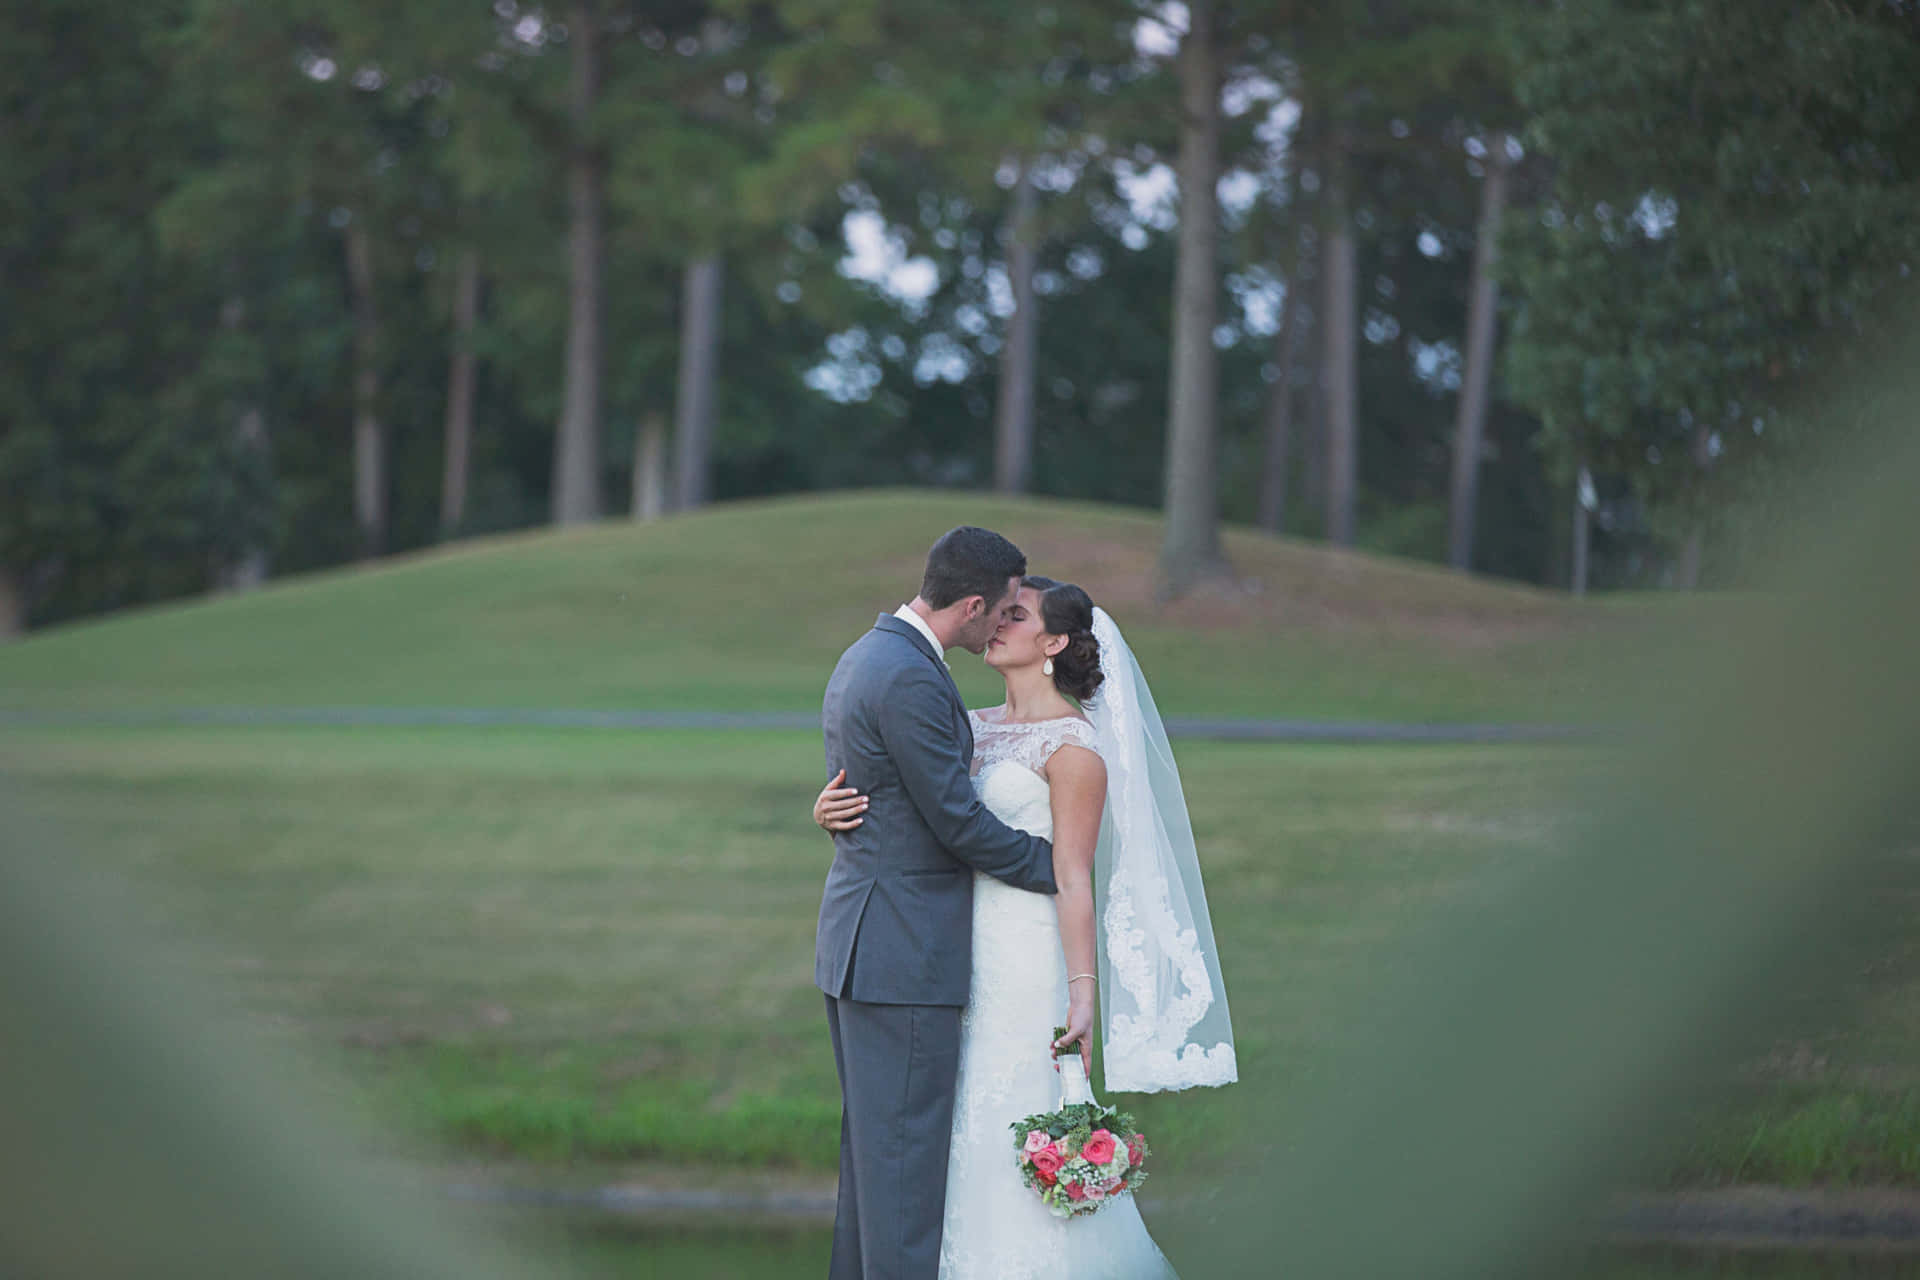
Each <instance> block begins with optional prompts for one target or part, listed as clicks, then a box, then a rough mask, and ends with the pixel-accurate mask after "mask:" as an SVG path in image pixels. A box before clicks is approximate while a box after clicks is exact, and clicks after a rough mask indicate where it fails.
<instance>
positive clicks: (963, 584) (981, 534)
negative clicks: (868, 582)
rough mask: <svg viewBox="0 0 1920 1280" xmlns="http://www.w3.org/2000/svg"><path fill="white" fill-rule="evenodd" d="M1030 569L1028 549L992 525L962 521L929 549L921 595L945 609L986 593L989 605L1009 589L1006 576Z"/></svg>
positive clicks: (994, 602) (941, 536)
mask: <svg viewBox="0 0 1920 1280" xmlns="http://www.w3.org/2000/svg"><path fill="white" fill-rule="evenodd" d="M1026 571H1027V557H1026V553H1025V552H1023V551H1021V550H1020V548H1018V547H1016V546H1014V545H1013V544H1012V543H1011V542H1008V541H1007V540H1006V539H1005V538H1003V537H1001V536H1000V535H999V534H997V533H995V532H994V531H993V530H991V529H979V528H975V527H974V526H973V525H970V524H963V525H961V526H960V527H959V528H958V529H949V530H947V531H946V532H945V533H944V534H942V535H940V541H938V542H936V543H934V544H933V550H931V551H929V552H927V573H926V576H925V577H924V578H922V579H921V580H920V598H921V599H922V600H925V601H926V602H927V603H928V604H930V605H932V606H933V607H934V608H936V609H944V608H946V607H947V606H948V605H950V604H952V603H954V602H955V601H956V600H965V599H966V598H967V597H968V596H985V597H986V601H987V606H988V607H989V608H991V607H992V606H994V605H996V604H998V603H999V602H1000V597H1001V596H1003V595H1005V594H1006V593H1007V579H1008V578H1018V577H1020V576H1021V575H1023V574H1024V573H1026Z"/></svg>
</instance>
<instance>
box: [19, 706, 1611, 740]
mask: <svg viewBox="0 0 1920 1280" xmlns="http://www.w3.org/2000/svg"><path fill="white" fill-rule="evenodd" d="M68 725H111V726H121V725H124V726H147V725H154V726H167V725H269V726H270V725H373V726H384V727H390V728H391V727H401V728H405V727H431V726H459V727H496V726H498V727H539V728H567V729H810V730H815V731H817V730H818V729H819V727H820V717H819V716H818V715H817V714H816V713H814V712H811V711H588V710H577V709H568V708H553V709H546V708H538V707H529V708H517V707H218V706H216V707H180V708H175V709H170V710H151V711H138V710H136V711H99V712H93V711H0V728H33V727H36V726H42V727H61V726H68ZM1167 736H1168V737H1171V738H1208V739H1214V740H1217V741H1228V742H1348V743H1353V742H1401V743H1406V742H1455V743H1458V742H1551V741H1591V740H1593V739H1595V738H1597V737H1599V736H1600V735H1599V733H1598V732H1597V731H1595V730H1593V729H1583V728H1578V727H1575V726H1572V725H1550V724H1447V723H1434V724H1404V723H1391V722H1385V721H1373V720H1262V719H1245V720H1242V719H1231V718H1226V717H1216V718H1209V717H1199V716H1169V717H1168V718H1167Z"/></svg>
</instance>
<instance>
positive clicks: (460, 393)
mask: <svg viewBox="0 0 1920 1280" xmlns="http://www.w3.org/2000/svg"><path fill="white" fill-rule="evenodd" d="M454 273H455V274H454V282H453V326H452V327H453V351H452V356H451V358H450V359H449V360H448V361H447V366H448V367H447V416H446V440H445V444H444V449H445V453H444V456H443V460H442V462H441V469H440V531H441V535H442V536H448V535H451V534H452V533H454V532H455V531H456V530H458V529H459V528H460V526H461V525H462V524H463V523H464V522H465V521H466V518H467V490H468V488H469V487H470V485H471V484H472V478H473V394H474V383H475V375H476V373H477V370H478V363H479V362H478V358H477V356H476V355H475V353H474V349H473V340H474V328H475V326H476V325H477V324H478V323H479V316H480V254H479V252H478V251H477V250H475V249H472V248H466V249H463V250H461V251H460V256H459V262H458V265H456V266H455V268H454Z"/></svg>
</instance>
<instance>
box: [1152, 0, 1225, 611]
mask: <svg viewBox="0 0 1920 1280" xmlns="http://www.w3.org/2000/svg"><path fill="white" fill-rule="evenodd" d="M1214 21H1215V14H1214V8H1213V0H1196V2H1195V3H1193V4H1191V5H1189V6H1188V26H1187V34H1186V37H1185V38H1184V39H1183V40H1182V41H1181V42H1180V239H1179V248H1178V255H1179V256H1178V259H1177V261H1176V263H1175V265H1174V280H1173V308H1174V310H1173V370H1172V373H1173V376H1172V379H1171V383H1170V387H1169V391H1168V405H1167V480H1166V510H1167V534H1166V542H1165V543H1164V544H1163V545H1162V547H1161V550H1160V583H1159V592H1158V594H1159V595H1160V598H1161V599H1163V600H1164V599H1168V598H1171V597H1173V596H1176V595H1179V594H1180V593H1181V592H1182V591H1184V590H1185V589H1186V588H1187V587H1189V586H1190V585H1192V584H1193V583H1195V582H1196V581H1198V580H1199V579H1202V578H1206V577H1217V576H1224V575H1225V574H1226V573H1228V572H1229V569H1228V566H1227V562H1226V557H1225V556H1224V555H1223V554H1222V553H1221V550H1220V511H1219V505H1220V497H1219V482H1218V477H1216V476H1215V474H1214V468H1215V460H1214V432H1215V425H1214V424H1215V417H1216V414H1217V410H1218V405H1217V382H1218V376H1219V373H1218V365H1217V363H1216V360H1215V353H1214V349H1213V329H1214V323H1215V318H1216V310H1217V299H1216V294H1217V291H1218V289H1219V281H1218V280H1217V279H1216V269H1215V262H1214V259H1215V249H1216V241H1217V239H1218V236H1219V208H1218V195H1217V194H1216V190H1215V188H1216V186H1217V185H1218V183H1219V180H1220V53H1219V49H1218V47H1217V45H1216V42H1215V35H1214Z"/></svg>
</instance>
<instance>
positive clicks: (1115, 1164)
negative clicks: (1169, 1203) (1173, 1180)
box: [1008, 1027, 1148, 1218]
mask: <svg viewBox="0 0 1920 1280" xmlns="http://www.w3.org/2000/svg"><path fill="white" fill-rule="evenodd" d="M1065 1034H1066V1028H1065V1027H1056V1028H1054V1033H1053V1038H1054V1040H1055V1041H1056V1042H1057V1041H1058V1040H1059V1039H1060V1038H1061V1037H1062V1036H1064V1035H1065ZM1054 1056H1055V1057H1059V1056H1061V1054H1060V1052H1059V1051H1058V1050H1056V1051H1055V1054H1054ZM1008 1127H1009V1128H1011V1129H1012V1130H1013V1146H1014V1152H1015V1156H1014V1158H1015V1160H1017V1161H1018V1163H1019V1168H1020V1176H1021V1178H1022V1180H1023V1181H1025V1183H1026V1184H1027V1186H1028V1187H1030V1188H1031V1189H1032V1190H1033V1191H1034V1193H1035V1194H1037V1195H1038V1196H1039V1197H1040V1199H1041V1200H1042V1201H1043V1202H1044V1203H1045V1204H1046V1206H1047V1209H1048V1211H1049V1212H1051V1213H1052V1214H1054V1216H1056V1217H1061V1218H1071V1217H1076V1216H1078V1215H1081V1214H1088V1213H1092V1212H1094V1211H1095V1210H1097V1209H1099V1208H1100V1206H1101V1205H1103V1204H1105V1203H1106V1202H1107V1201H1108V1200H1109V1199H1111V1198H1112V1197H1114V1196H1116V1195H1122V1194H1124V1193H1126V1192H1129V1191H1132V1190H1134V1189H1135V1188H1137V1187H1138V1186H1139V1185H1140V1184H1141V1183H1143V1182H1145V1181H1146V1179H1147V1170H1146V1160H1147V1154H1148V1147H1147V1136H1146V1135H1145V1134H1144V1133H1141V1132H1140V1125H1139V1122H1138V1121H1136V1120H1135V1119H1134V1118H1133V1117H1132V1116H1131V1115H1129V1114H1128V1113H1127V1112H1124V1111H1122V1110H1120V1109H1119V1108H1118V1107H1109V1106H1105V1105H1103V1104H1101V1103H1098V1102H1071V1103H1067V1104H1066V1105H1064V1106H1062V1107H1060V1108H1059V1109H1058V1110H1055V1111H1048V1112H1044V1113H1042V1114H1040V1115H1031V1116H1028V1117H1027V1118H1026V1119H1024V1120H1016V1121H1014V1122H1013V1124H1012V1125H1010V1126H1008Z"/></svg>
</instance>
